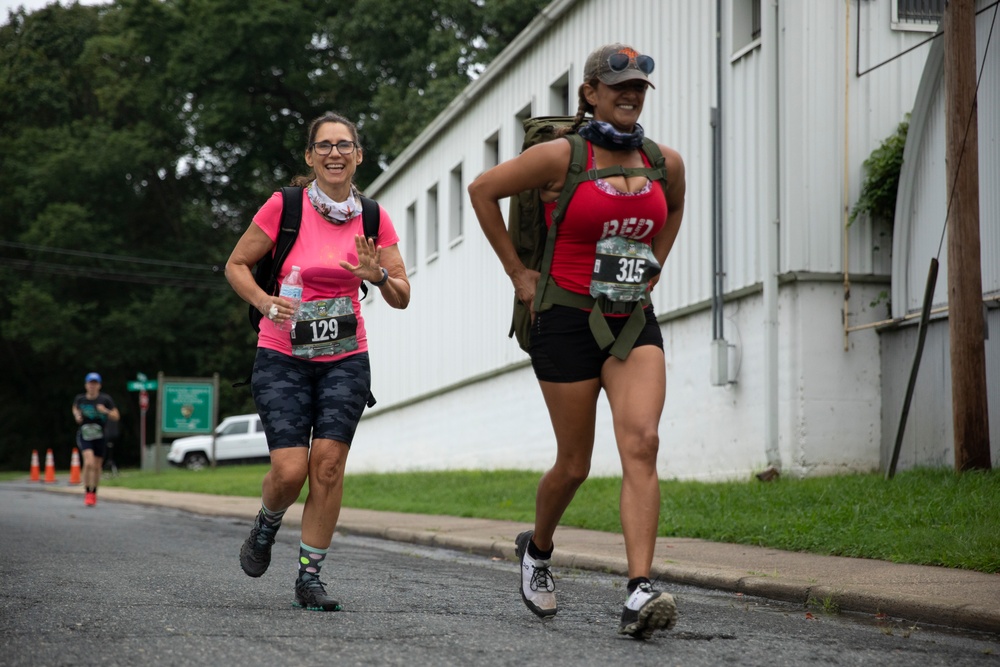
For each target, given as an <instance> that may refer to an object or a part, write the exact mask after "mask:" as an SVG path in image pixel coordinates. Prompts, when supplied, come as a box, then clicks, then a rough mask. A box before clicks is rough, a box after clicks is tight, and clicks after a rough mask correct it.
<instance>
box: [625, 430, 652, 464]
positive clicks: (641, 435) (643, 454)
mask: <svg viewBox="0 0 1000 667" xmlns="http://www.w3.org/2000/svg"><path fill="white" fill-rule="evenodd" d="M659 451H660V434H659V432H657V430H656V429H655V428H648V429H643V430H641V431H636V432H635V433H634V434H633V437H632V438H630V442H628V443H627V444H626V445H625V447H624V448H623V456H622V458H623V459H625V460H626V461H628V462H631V463H632V464H634V465H638V466H642V467H646V468H648V467H652V468H655V467H656V457H657V455H658V454H659Z"/></svg>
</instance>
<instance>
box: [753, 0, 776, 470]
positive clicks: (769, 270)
mask: <svg viewBox="0 0 1000 667" xmlns="http://www.w3.org/2000/svg"><path fill="white" fill-rule="evenodd" d="M765 7H767V10H768V11H767V16H761V38H762V39H761V47H762V50H763V55H765V56H766V57H765V61H764V67H763V68H762V69H763V71H764V72H765V76H764V80H765V86H764V105H763V106H764V109H763V111H764V114H763V121H762V124H761V125H762V130H763V132H762V134H763V145H764V146H765V148H766V149H768V150H769V151H770V159H769V160H768V162H769V163H770V164H768V165H766V167H767V168H766V170H765V173H766V174H767V176H766V178H767V180H768V181H770V182H768V183H766V186H765V189H764V191H765V192H766V193H767V200H766V202H767V203H766V206H765V214H764V215H765V221H764V224H763V230H762V233H763V235H764V238H763V239H762V241H763V242H762V243H761V247H762V249H763V250H764V267H763V268H764V271H763V282H764V285H763V286H764V383H765V386H764V448H765V453H766V455H767V464H768V466H769V470H765V471H764V472H763V473H760V474H758V478H760V479H762V480H763V479H765V477H768V478H773V476H776V474H777V473H780V472H781V451H780V449H779V432H778V272H779V270H780V266H779V261H780V255H779V247H778V238H779V231H780V229H781V227H780V224H781V129H780V128H781V119H780V111H781V105H780V104H779V99H778V96H779V93H780V89H781V86H780V84H779V78H778V76H779V71H780V68H779V66H780V59H779V57H778V44H779V39H780V36H781V33H780V30H779V28H780V26H779V20H778V16H779V10H778V0H772V1H771V2H766V1H765V2H762V3H761V12H764V8H765ZM769 473H770V475H769Z"/></svg>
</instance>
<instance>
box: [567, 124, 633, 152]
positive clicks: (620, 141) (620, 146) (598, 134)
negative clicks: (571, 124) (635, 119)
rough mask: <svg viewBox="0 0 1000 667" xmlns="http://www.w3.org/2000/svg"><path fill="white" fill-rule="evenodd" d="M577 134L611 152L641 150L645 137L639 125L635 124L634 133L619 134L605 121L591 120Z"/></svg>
mask: <svg viewBox="0 0 1000 667" xmlns="http://www.w3.org/2000/svg"><path fill="white" fill-rule="evenodd" d="M577 134H579V135H580V136H581V137H583V138H584V139H586V140H587V141H589V142H591V143H593V144H597V145H598V146H600V147H601V148H606V149H608V150H609V151H631V150H635V149H637V148H641V147H642V139H643V137H644V136H645V134H644V133H643V131H642V125H639V123H636V124H635V130H633V131H632V132H619V131H618V130H616V129H615V128H614V126H613V125H611V123H605V122H604V121H603V120H591V121H590V122H589V123H587V124H586V125H583V126H581V127H580V129H579V130H577Z"/></svg>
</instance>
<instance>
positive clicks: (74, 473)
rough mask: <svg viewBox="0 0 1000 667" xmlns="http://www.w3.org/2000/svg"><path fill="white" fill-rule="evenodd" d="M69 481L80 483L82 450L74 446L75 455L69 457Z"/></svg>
mask: <svg viewBox="0 0 1000 667" xmlns="http://www.w3.org/2000/svg"><path fill="white" fill-rule="evenodd" d="M69 483H70V484H79V483H80V450H78V449H77V448H76V447H74V448H73V455H72V456H70V458H69Z"/></svg>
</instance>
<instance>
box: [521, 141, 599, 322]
mask: <svg viewBox="0 0 1000 667" xmlns="http://www.w3.org/2000/svg"><path fill="white" fill-rule="evenodd" d="M565 138H566V140H567V141H569V149H570V151H569V168H568V169H567V170H566V180H565V181H564V182H563V187H562V191H561V192H560V193H559V199H557V200H556V207H555V209H553V211H552V226H551V227H549V231H548V233H547V234H546V235H545V251H544V252H543V253H542V265H541V267H540V268H539V273H540V274H541V275H540V276H539V278H538V289H536V290H535V303H534V309H535V312H536V313H538V312H541V309H542V303H544V299H543V296H544V294H545V285H546V284H548V282H549V273H550V272H551V269H552V253H553V252H555V248H556V234H557V233H558V229H559V223H560V222H561V221H562V217H563V214H565V213H566V208H567V207H568V206H569V200H570V199H572V198H573V192H574V191H575V190H576V186H578V185H579V184H580V183H582V182H583V181H585V180H587V172H586V166H587V163H586V160H587V142H586V141H584V139H583V137H581V136H580V135H579V134H576V133H573V134H567V135H566V136H565Z"/></svg>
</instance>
